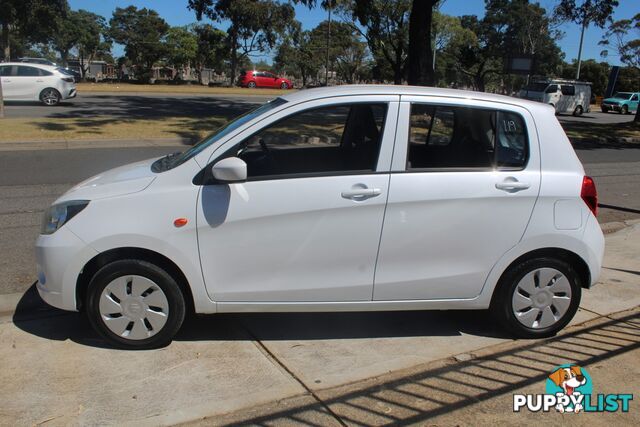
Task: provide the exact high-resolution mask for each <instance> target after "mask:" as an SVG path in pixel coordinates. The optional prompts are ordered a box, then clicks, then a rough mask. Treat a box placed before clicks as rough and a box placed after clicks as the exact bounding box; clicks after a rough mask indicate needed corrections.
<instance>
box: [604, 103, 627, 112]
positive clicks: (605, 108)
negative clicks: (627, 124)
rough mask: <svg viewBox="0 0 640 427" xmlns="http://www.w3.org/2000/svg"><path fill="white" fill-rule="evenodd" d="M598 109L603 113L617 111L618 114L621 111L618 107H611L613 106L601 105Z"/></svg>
mask: <svg viewBox="0 0 640 427" xmlns="http://www.w3.org/2000/svg"><path fill="white" fill-rule="evenodd" d="M600 109H601V110H602V111H603V112H605V113H606V112H607V111H617V112H620V110H621V109H622V107H621V106H620V105H613V104H602V105H600Z"/></svg>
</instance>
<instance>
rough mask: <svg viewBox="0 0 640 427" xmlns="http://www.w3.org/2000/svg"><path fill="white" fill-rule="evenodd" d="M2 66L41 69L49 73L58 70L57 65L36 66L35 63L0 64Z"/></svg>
mask: <svg viewBox="0 0 640 427" xmlns="http://www.w3.org/2000/svg"><path fill="white" fill-rule="evenodd" d="M2 65H20V66H23V67H25V66H26V67H36V68H43V69H45V70H50V71H55V69H56V68H59V67H58V66H57V65H45V64H38V63H35V62H0V66H2Z"/></svg>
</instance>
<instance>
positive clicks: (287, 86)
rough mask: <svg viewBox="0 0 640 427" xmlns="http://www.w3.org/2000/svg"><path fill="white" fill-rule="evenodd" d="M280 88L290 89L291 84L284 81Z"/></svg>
mask: <svg viewBox="0 0 640 427" xmlns="http://www.w3.org/2000/svg"><path fill="white" fill-rule="evenodd" d="M280 89H289V85H287V84H286V83H285V82H282V83H281V84H280Z"/></svg>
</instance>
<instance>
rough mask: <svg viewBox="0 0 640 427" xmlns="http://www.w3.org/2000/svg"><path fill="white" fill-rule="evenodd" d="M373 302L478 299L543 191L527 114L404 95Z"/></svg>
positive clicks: (509, 108)
mask: <svg viewBox="0 0 640 427" xmlns="http://www.w3.org/2000/svg"><path fill="white" fill-rule="evenodd" d="M402 101H403V102H401V107H400V114H399V123H398V133H397V136H396V143H395V150H394V156H393V165H392V173H391V179H390V184H389V199H388V204H387V209H386V213H385V220H384V226H383V231H382V237H381V243H380V253H379V256H378V263H377V267H376V278H375V285H374V300H431V299H449V298H456V299H457V298H473V297H475V296H477V295H478V294H479V293H480V291H481V289H482V287H483V284H484V282H485V279H486V278H487V276H488V274H489V272H490V270H491V268H492V267H493V265H494V264H495V263H496V262H497V261H498V260H499V259H500V257H502V255H503V254H504V253H505V252H507V251H508V250H509V249H510V248H512V247H513V246H514V245H516V244H517V243H518V241H520V239H521V237H522V235H523V234H524V232H525V229H526V227H527V224H528V221H529V218H530V216H531V213H532V210H533V206H534V204H535V201H536V198H537V196H538V190H539V187H540V160H539V156H538V141H537V138H536V132H535V127H534V124H533V119H532V117H531V115H530V114H529V113H528V112H527V111H526V110H524V109H521V108H518V107H514V106H509V105H501V106H500V107H496V104H492V103H487V102H481V101H471V100H468V101H465V103H464V104H462V103H461V102H460V101H455V100H450V99H447V98H442V99H437V98H424V97H417V96H415V97H406V96H403V97H402Z"/></svg>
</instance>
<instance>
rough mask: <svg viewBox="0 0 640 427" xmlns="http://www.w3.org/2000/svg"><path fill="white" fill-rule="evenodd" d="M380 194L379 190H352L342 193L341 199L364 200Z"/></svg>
mask: <svg viewBox="0 0 640 427" xmlns="http://www.w3.org/2000/svg"><path fill="white" fill-rule="evenodd" d="M380 194H382V190H380V189H379V188H354V189H351V190H346V191H343V192H342V197H344V198H345V199H351V200H365V199H369V198H371V197H376V196H379V195H380Z"/></svg>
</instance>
